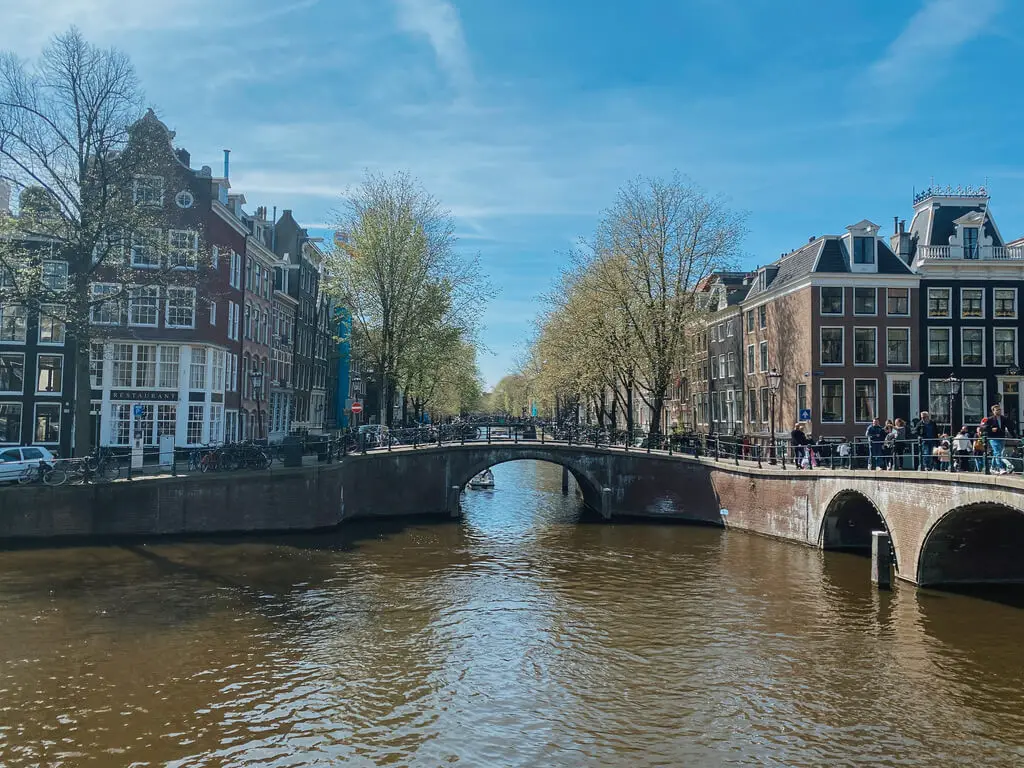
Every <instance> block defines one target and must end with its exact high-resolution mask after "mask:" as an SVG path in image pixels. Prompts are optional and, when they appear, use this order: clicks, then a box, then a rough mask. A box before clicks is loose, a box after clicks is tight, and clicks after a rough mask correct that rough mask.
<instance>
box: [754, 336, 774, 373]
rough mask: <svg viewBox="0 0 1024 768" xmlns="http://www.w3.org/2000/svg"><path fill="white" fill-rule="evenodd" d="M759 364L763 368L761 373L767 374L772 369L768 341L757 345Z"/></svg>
mask: <svg viewBox="0 0 1024 768" xmlns="http://www.w3.org/2000/svg"><path fill="white" fill-rule="evenodd" d="M757 364H758V365H759V366H760V367H761V373H767V372H768V369H769V368H770V367H771V360H769V359H768V341H767V339H766V340H764V341H762V342H761V343H760V344H758V345H757Z"/></svg>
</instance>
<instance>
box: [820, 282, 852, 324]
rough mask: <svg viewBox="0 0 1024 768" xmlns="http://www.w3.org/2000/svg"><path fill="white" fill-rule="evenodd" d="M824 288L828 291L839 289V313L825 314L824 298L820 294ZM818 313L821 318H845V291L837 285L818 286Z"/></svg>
mask: <svg viewBox="0 0 1024 768" xmlns="http://www.w3.org/2000/svg"><path fill="white" fill-rule="evenodd" d="M826 288H828V289H835V288H838V289H839V311H838V312H826V311H825V298H824V294H823V293H822V292H823V291H824V290H825V289H826ZM818 313H819V314H820V315H821V316H822V317H846V289H845V288H843V287H842V286H838V285H819V286H818Z"/></svg>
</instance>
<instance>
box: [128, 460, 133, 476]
mask: <svg viewBox="0 0 1024 768" xmlns="http://www.w3.org/2000/svg"><path fill="white" fill-rule="evenodd" d="M128 479H129V480H131V479H132V455H131V454H130V453H129V454H128Z"/></svg>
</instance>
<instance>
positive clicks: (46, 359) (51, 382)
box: [36, 355, 64, 395]
mask: <svg viewBox="0 0 1024 768" xmlns="http://www.w3.org/2000/svg"><path fill="white" fill-rule="evenodd" d="M36 370H37V373H36V394H45V395H59V394H60V391H61V381H62V377H61V374H62V372H63V370H64V355H40V356H39V357H38V358H37V361H36Z"/></svg>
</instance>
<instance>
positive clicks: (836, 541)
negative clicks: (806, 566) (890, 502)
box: [819, 489, 899, 572]
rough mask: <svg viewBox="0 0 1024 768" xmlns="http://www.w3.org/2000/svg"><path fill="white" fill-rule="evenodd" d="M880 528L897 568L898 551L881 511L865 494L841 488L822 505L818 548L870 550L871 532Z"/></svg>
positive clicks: (850, 550)
mask: <svg viewBox="0 0 1024 768" xmlns="http://www.w3.org/2000/svg"><path fill="white" fill-rule="evenodd" d="M882 530H884V531H888V532H889V536H890V539H891V541H892V548H893V557H894V559H895V560H896V563H895V565H896V570H897V572H898V571H899V554H898V551H897V547H896V541H895V539H892V536H893V534H892V530H891V529H890V527H889V523H888V521H887V520H886V519H885V515H883V514H882V513H881V511H880V510H879V509H878V505H877V504H875V502H874V501H872V500H871V498H869V497H868V496H867V495H866V494H864V493H861V492H860V491H854V490H851V489H845V490H842V491H839V493H837V494H836V495H835V496H833V497H832V499H831V500H830V501H829V503H828V506H827V507H825V514H824V515H822V518H821V532H820V534H819V541H820V544H821V548H822V549H831V550H840V551H847V552H865V553H867V552H870V551H871V532H872V531H882Z"/></svg>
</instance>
